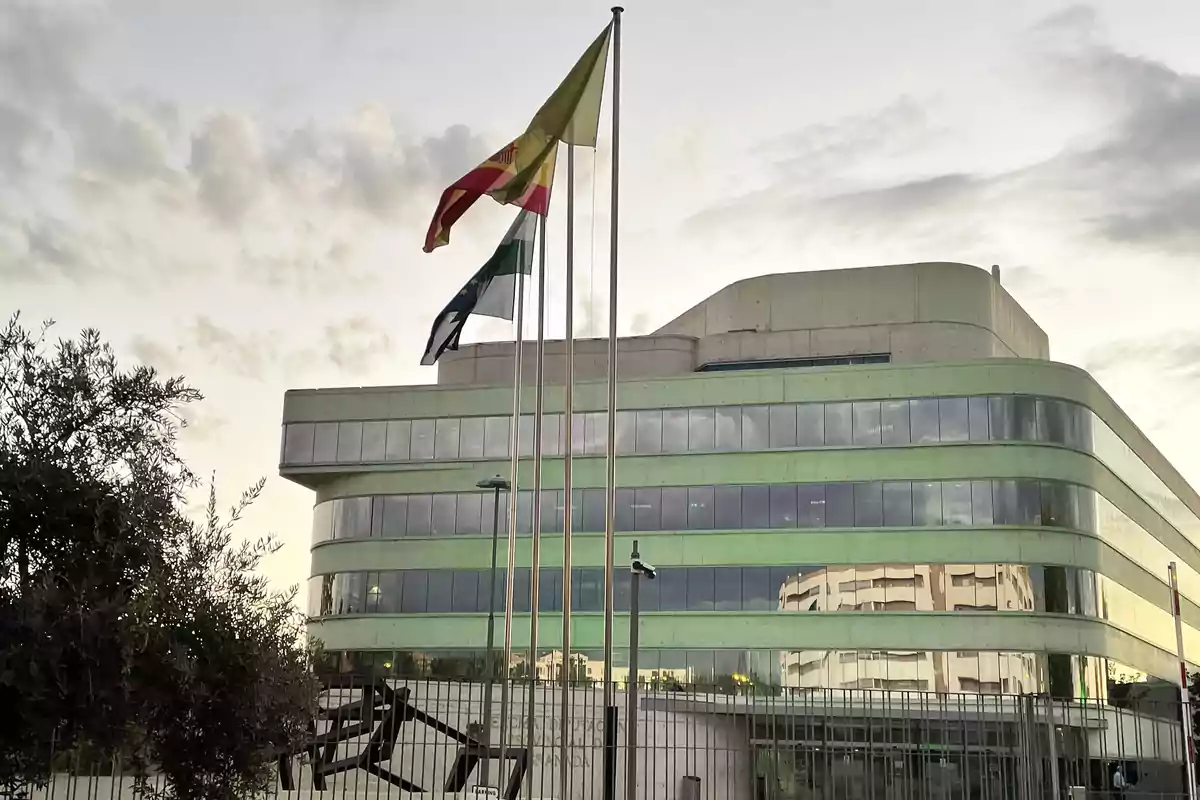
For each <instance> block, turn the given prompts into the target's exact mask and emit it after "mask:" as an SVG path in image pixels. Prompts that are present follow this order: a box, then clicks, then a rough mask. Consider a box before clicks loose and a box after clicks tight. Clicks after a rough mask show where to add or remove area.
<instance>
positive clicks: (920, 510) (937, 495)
mask: <svg viewBox="0 0 1200 800" xmlns="http://www.w3.org/2000/svg"><path fill="white" fill-rule="evenodd" d="M912 504H913V525H915V526H917V527H918V528H926V527H935V526H938V525H941V524H942V485H941V484H940V483H938V482H937V481H913V482H912Z"/></svg>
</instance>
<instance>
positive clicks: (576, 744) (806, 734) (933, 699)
mask: <svg viewBox="0 0 1200 800" xmlns="http://www.w3.org/2000/svg"><path fill="white" fill-rule="evenodd" d="M561 692H562V687H561V684H559V683H556V682H546V681H529V680H518V681H513V683H512V684H511V687H510V693H509V704H508V714H507V719H502V713H501V704H500V702H499V697H500V692H499V691H498V689H497V688H494V689H493V692H492V697H493V700H492V702H491V713H490V718H485V713H484V709H485V705H486V704H487V700H486V696H487V694H488V692H487V691H486V685H485V684H484V683H481V682H478V681H473V682H467V681H462V682H450V681H438V680H428V679H422V680H403V679H391V678H389V679H382V678H378V679H376V678H361V677H357V678H356V677H348V676H339V677H336V678H331V679H329V680H327V681H326V682H325V685H324V692H323V694H322V700H321V709H322V710H321V712H320V715H319V719H318V720H317V721H316V726H315V730H314V733H313V735H312V738H311V739H310V740H309V741H308V742H307V743H306V744H305V746H304V747H303V748H301V749H300V750H299V751H297V752H287V753H280V754H279V758H278V761H277V764H276V765H275V767H274V769H275V773H276V777H275V779H274V780H273V786H272V788H271V790H270V791H269V792H268V796H269V797H271V798H279V799H280V800H282V798H301V797H308V798H329V799H330V800H334V799H335V798H336V800H345V799H346V798H362V800H390V799H391V798H398V799H399V798H409V797H480V796H497V797H505V798H510V800H515V799H516V798H517V797H518V796H519V797H523V798H542V799H545V798H555V799H556V800H568V798H569V799H570V800H585V799H586V800H593V799H594V800H603V799H604V798H605V793H604V789H605V775H604V771H605V763H606V760H605V736H604V720H605V708H604V698H603V691H602V687H601V686H600V685H598V684H594V683H588V682H580V683H578V684H574V685H572V686H571V687H570V690H569V694H568V700H569V702H568V705H567V707H566V711H567V714H568V725H567V731H568V735H567V737H566V740H565V741H564V740H563V737H562V736H561V730H562V726H561V716H560V715H561V714H562V712H563V706H562V693H561ZM614 697H615V702H614V706H615V707H616V709H617V727H618V732H617V736H616V748H615V777H616V780H615V787H614V788H615V794H614V795H613V797H614V798H615V799H616V800H643V799H646V800H649V799H650V798H655V799H656V800H657V799H658V798H664V799H674V798H679V799H680V800H793V799H795V798H811V799H812V800H817V799H818V798H821V799H827V800H859V798H862V799H863V800H925V798H930V799H933V798H936V799H937V800H951V799H957V798H961V799H962V800H975V799H976V798H978V799H979V800H1001V799H1003V800H1054V799H1055V798H1063V797H1068V796H1073V797H1095V798H1100V797H1104V798H1115V797H1117V796H1122V797H1129V798H1130V800H1132V798H1134V797H1137V798H1179V799H1180V800H1182V798H1184V797H1186V796H1187V795H1186V792H1185V791H1184V779H1183V774H1184V773H1183V759H1184V757H1185V752H1186V751H1185V748H1184V745H1183V740H1182V735H1181V727H1180V703H1179V701H1178V698H1177V697H1172V696H1171V693H1170V691H1159V692H1155V691H1152V690H1150V689H1146V690H1145V691H1141V692H1138V691H1131V692H1127V693H1125V695H1124V696H1123V697H1122V699H1121V701H1120V705H1119V706H1118V705H1115V704H1113V703H1110V702H1096V701H1091V702H1081V701H1072V702H1064V701H1058V700H1051V699H1049V698H1046V697H1040V696H1029V695H1025V696H1014V695H983V694H935V693H929V692H915V691H912V692H910V691H883V690H858V689H854V690H831V689H813V690H801V689H787V688H783V689H779V688H775V689H772V690H763V689H760V688H758V687H756V686H754V685H751V684H746V685H744V686H738V687H735V688H734V689H732V690H731V689H730V688H729V687H722V688H720V689H718V688H716V687H705V686H684V685H681V684H679V683H675V682H672V683H671V684H670V685H669V686H664V685H642V686H640V687H639V690H638V698H637V712H636V715H635V717H634V718H633V719H630V718H629V715H628V713H627V708H626V703H627V699H628V697H627V695H626V693H625V691H624V690H623V687H619V688H618V689H617V691H615V692H614ZM531 715H532V725H530V718H531ZM633 724H635V725H636V726H637V731H638V736H637V741H638V744H637V758H636V759H635V761H636V767H635V770H634V771H635V786H634V794H633V796H632V797H630V796H629V795H628V793H627V789H626V767H627V765H628V763H629V759H628V757H627V756H628V752H627V749H626V741H627V726H629V725H633ZM502 727H506V729H507V730H506V731H505V733H504V735H503V736H502V735H501V729H502ZM531 731H532V738H530V736H529V734H530V732H531ZM501 740H503V741H504V743H505V744H506V752H504V753H502V752H501V751H500V742H501ZM485 764H486V770H485ZM564 764H565V767H564ZM485 771H486V772H487V784H489V785H490V786H491V787H494V789H495V792H494V794H493V793H492V792H490V791H487V790H486V789H484V788H483V787H484V783H483V781H484V773H485ZM564 776H565V779H566V780H565V783H564V781H563V778H564ZM153 780H154V779H153V778H151V781H152V782H153ZM1122 784H1124V785H1125V788H1124V789H1122V788H1120V787H1121V785H1122ZM133 786H134V779H133V777H132V776H130V775H127V774H123V772H122V770H121V769H120V767H119V765H107V766H106V765H104V764H97V763H96V762H95V761H92V762H90V764H89V765H87V766H83V765H82V764H81V763H78V762H76V763H64V762H63V760H62V759H61V758H60V759H59V760H58V762H57V763H56V770H55V771H54V773H53V775H52V776H51V780H50V783H49V784H48V785H46V786H44V787H37V788H33V789H32V791H31V792H30V795H31V797H33V798H35V800H40V798H47V799H51V798H52V799H53V800H77V799H78V800H84V799H85V798H86V800H117V799H118V798H121V799H122V800H125V798H132V797H133V796H134V792H133ZM1071 787H1082V788H1077V789H1073V790H1072V789H1071ZM330 793H335V794H330Z"/></svg>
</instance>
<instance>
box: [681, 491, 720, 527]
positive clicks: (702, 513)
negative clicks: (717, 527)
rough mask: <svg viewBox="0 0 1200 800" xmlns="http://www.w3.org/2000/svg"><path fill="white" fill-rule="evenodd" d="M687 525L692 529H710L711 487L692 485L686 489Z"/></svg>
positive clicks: (711, 519) (712, 521) (711, 510)
mask: <svg viewBox="0 0 1200 800" xmlns="http://www.w3.org/2000/svg"><path fill="white" fill-rule="evenodd" d="M687 504H688V509H687V527H688V529H689V530H693V531H705V530H710V529H711V528H712V527H713V524H714V520H715V517H714V515H713V511H714V508H713V487H712V486H692V487H690V488H689V489H688V490H687Z"/></svg>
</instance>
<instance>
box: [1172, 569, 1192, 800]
mask: <svg viewBox="0 0 1200 800" xmlns="http://www.w3.org/2000/svg"><path fill="white" fill-rule="evenodd" d="M1167 579H1168V580H1169V581H1170V583H1171V614H1172V615H1173V616H1174V617H1175V648H1176V650H1177V651H1178V653H1179V717H1180V720H1181V722H1182V723H1183V755H1184V762H1185V763H1184V775H1185V776H1186V777H1185V779H1186V780H1187V797H1188V800H1196V740H1195V739H1194V738H1193V736H1195V734H1194V733H1193V731H1192V704H1191V702H1189V700H1190V699H1189V697H1188V674H1187V660H1186V659H1185V658H1184V654H1183V615H1182V610H1181V609H1180V607H1179V573H1178V568H1177V566H1176V564H1175V562H1174V561H1172V562H1171V563H1170V564H1168V565H1167Z"/></svg>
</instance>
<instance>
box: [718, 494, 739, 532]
mask: <svg viewBox="0 0 1200 800" xmlns="http://www.w3.org/2000/svg"><path fill="white" fill-rule="evenodd" d="M713 494H714V498H713V527H714V528H716V529H717V530H719V531H736V530H741V528H742V487H740V486H716V487H714V491H713Z"/></svg>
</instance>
